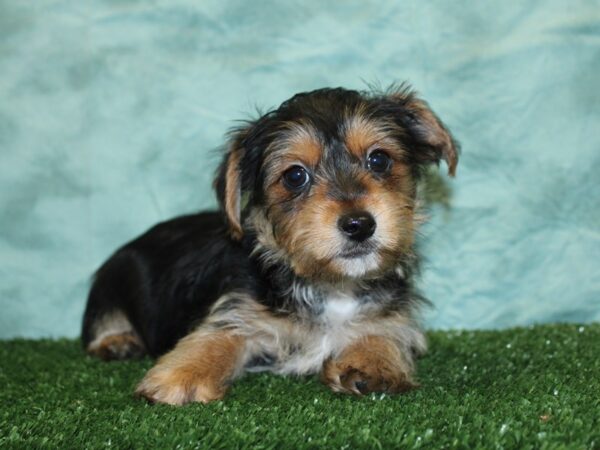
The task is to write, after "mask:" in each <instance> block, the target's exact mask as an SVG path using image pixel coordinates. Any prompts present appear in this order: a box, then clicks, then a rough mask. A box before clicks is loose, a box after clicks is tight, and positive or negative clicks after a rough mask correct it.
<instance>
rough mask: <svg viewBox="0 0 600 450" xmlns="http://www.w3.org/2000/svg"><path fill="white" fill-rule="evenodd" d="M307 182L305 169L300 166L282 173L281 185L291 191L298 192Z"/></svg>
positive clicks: (307, 177)
mask: <svg viewBox="0 0 600 450" xmlns="http://www.w3.org/2000/svg"><path fill="white" fill-rule="evenodd" d="M309 180H310V177H309V176H308V173H307V172H306V169H305V168H304V167H301V166H292V167H290V168H289V169H288V170H286V171H285V172H284V173H283V184H285V186H286V187H287V188H288V189H291V190H298V189H300V188H302V187H304V186H306V184H308V181H309Z"/></svg>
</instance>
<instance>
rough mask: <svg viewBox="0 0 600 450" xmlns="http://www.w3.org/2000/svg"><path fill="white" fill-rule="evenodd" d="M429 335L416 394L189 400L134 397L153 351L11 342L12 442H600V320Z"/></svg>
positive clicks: (301, 382)
mask: <svg viewBox="0 0 600 450" xmlns="http://www.w3.org/2000/svg"><path fill="white" fill-rule="evenodd" d="M429 338H430V347H431V349H430V352H429V354H428V355H427V356H426V357H424V358H422V359H421V361H420V364H419V380H420V382H421V384H422V387H421V388H420V389H419V390H417V391H413V392H411V393H409V394H406V395H403V396H393V397H391V396H388V395H380V394H377V395H369V396H366V397H363V398H355V397H349V396H344V395H340V394H333V393H331V392H329V391H328V390H327V389H326V388H325V387H324V386H322V385H321V384H320V383H319V382H318V381H317V380H315V379H313V378H305V379H292V378H282V377H277V376H273V375H269V374H257V375H251V376H247V377H245V378H243V379H242V380H240V381H238V382H237V383H236V384H235V385H234V387H233V388H232V390H231V391H230V393H229V394H228V396H227V397H226V398H225V400H223V401H219V402H215V403H212V404H210V405H208V406H205V405H200V404H193V405H188V406H185V407H181V408H176V407H170V406H165V405H148V404H146V403H145V402H143V401H141V400H138V399H135V398H133V397H132V396H131V392H132V390H133V388H134V386H135V384H136V382H137V381H138V380H139V379H140V378H141V377H142V375H143V374H144V371H145V370H146V369H147V368H148V367H150V365H151V361H149V360H145V361H141V362H139V361H138V362H124V363H120V362H118V363H103V362H100V361H97V360H95V359H93V358H90V357H88V356H85V355H84V354H83V353H82V351H81V349H80V347H79V344H78V343H77V342H75V341H72V340H60V341H48V340H41V341H28V340H13V341H4V342H0V386H1V388H0V448H13V447H22V448H38V447H42V448H65V449H66V448H81V447H89V448H99V447H113V448H131V447H135V448H241V447H254V448H419V447H423V448H444V447H445V448H449V447H461V448H468V449H473V448H486V449H494V448H519V449H527V448H600V324H594V325H585V326H579V325H546V326H538V327H533V328H526V329H513V330H505V331H485V332H433V333H429Z"/></svg>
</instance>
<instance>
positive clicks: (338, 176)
mask: <svg viewBox="0 0 600 450" xmlns="http://www.w3.org/2000/svg"><path fill="white" fill-rule="evenodd" d="M442 159H443V160H444V161H445V162H446V163H447V165H448V171H449V173H450V175H454V173H455V170H456V165H457V162H458V151H457V144H456V143H455V141H454V139H453V138H452V136H451V135H450V133H449V132H448V130H447V129H446V128H445V126H444V125H443V124H442V122H441V121H440V120H439V119H438V118H437V116H436V115H435V114H434V113H433V112H432V111H431V109H430V108H429V107H428V105H427V104H426V103H425V102H424V101H422V100H420V99H418V98H417V97H416V96H415V95H414V94H413V93H412V92H411V91H410V90H408V89H407V88H405V87H402V88H400V89H395V90H393V91H389V92H386V93H384V94H368V93H367V94H365V93H360V92H357V91H349V90H345V89H321V90H317V91H313V92H308V93H303V94H298V95H296V96H294V97H292V98H291V99H290V100H288V101H286V102H284V103H283V104H282V105H281V106H280V107H279V108H278V109H276V110H273V111H271V112H269V113H267V114H265V115H264V116H262V117H260V118H259V119H258V120H256V121H254V122H251V123H249V124H248V125H247V126H245V127H243V128H240V129H238V130H236V131H234V132H233V133H232V137H231V142H230V146H229V149H228V151H227V154H226V156H225V159H224V162H223V164H222V165H221V168H220V170H219V172H218V175H217V179H216V182H215V186H216V189H217V194H218V197H219V201H220V204H221V207H222V209H223V211H224V213H225V215H226V217H227V220H228V224H229V228H230V232H231V236H232V237H233V238H234V239H238V240H239V239H242V238H243V237H244V236H251V237H252V239H254V238H256V241H255V245H256V250H257V251H258V252H260V254H261V255H262V256H263V257H265V258H266V259H267V260H270V261H273V262H277V263H283V264H286V265H287V266H289V267H290V268H291V269H292V270H293V271H294V272H295V273H296V274H297V275H299V276H302V277H306V278H311V279H327V280H340V279H346V278H354V279H366V278H375V277H378V276H381V275H382V274H385V273H386V272H387V271H389V270H393V268H394V267H396V265H397V264H398V262H399V261H400V260H402V258H403V257H406V256H407V255H410V253H411V249H412V246H413V239H414V232H415V195H416V182H417V180H418V178H419V174H420V173H421V171H422V169H423V168H424V167H425V166H426V165H428V164H431V163H434V164H435V163H439V161H440V160H442Z"/></svg>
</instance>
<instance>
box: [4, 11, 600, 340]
mask: <svg viewBox="0 0 600 450" xmlns="http://www.w3.org/2000/svg"><path fill="white" fill-rule="evenodd" d="M599 74H600V3H599V2H598V1H551V0H545V1H526V2H521V1H516V0H515V1H500V0H498V1H494V2H489V1H478V2H467V1H458V2H448V1H422V0H412V1H404V2H392V1H383V0H382V1H365V0H356V1H346V2H325V1H318V0H302V1H287V2H280V1H275V0H273V1H247V0H219V1H206V0H204V1H192V0H189V1H181V0H179V1H173V0H169V1H166V0H165V1H147V0H146V1H116V0H113V1H81V2H78V1H49V0H48V1H43V0H36V1H34V0H19V1H16V0H4V1H0V337H9V336H61V335H67V336H75V335H76V334H77V333H78V329H79V320H80V316H81V313H82V311H83V307H84V302H85V296H86V290H87V288H88V285H89V277H90V274H91V273H92V272H93V271H94V270H95V269H96V268H97V267H98V265H99V264H100V263H101V262H102V261H103V260H104V259H105V258H106V257H107V256H108V255H109V254H110V253H111V252H112V251H113V250H114V249H115V248H116V246H118V245H119V244H121V243H123V242H124V241H125V240H127V239H130V238H132V237H133V236H135V235H136V234H138V233H140V232H142V231H143V230H145V229H146V228H147V227H149V226H150V225H152V224H153V223H155V222H157V221H159V220H162V219H166V218H169V217H171V216H173V215H176V214H180V213H185V212H190V211H194V210H197V209H200V208H206V207H212V206H214V204H215V202H214V199H213V195H212V192H211V190H210V182H211V178H212V171H213V169H214V167H215V165H216V163H217V160H218V154H217V152H215V151H214V149H215V148H216V147H218V146H219V145H220V144H221V143H222V139H223V134H224V133H225V132H226V130H227V129H228V128H229V127H231V126H232V125H234V124H235V122H234V120H235V119H240V118H246V117H248V113H251V112H252V111H253V110H254V108H255V106H257V105H258V106H263V107H271V106H275V105H278V104H279V103H280V102H281V101H283V100H285V99H286V98H288V97H289V96H291V95H292V94H293V93H295V92H297V91H303V90H309V89H313V88H318V87H323V86H338V85H342V86H345V87H350V88H364V87H365V82H379V83H381V84H382V85H386V84H388V83H390V82H392V81H395V80H409V81H410V82H412V83H413V85H414V86H415V87H416V88H417V89H418V90H419V91H420V92H421V93H422V94H423V96H424V97H425V98H427V99H428V100H429V101H430V103H431V104H432V106H433V107H434V109H436V111H437V112H438V113H439V114H440V116H441V117H442V118H444V120H445V121H446V122H447V124H448V125H449V127H450V128H451V129H452V130H453V131H454V133H455V135H456V136H457V137H458V138H459V140H460V141H461V142H462V144H463V156H462V160H461V163H460V165H459V170H458V177H457V179H456V180H455V181H452V182H451V183H450V184H451V186H452V189H453V196H452V199H451V208H449V209H448V208H444V207H443V206H435V207H433V208H432V210H431V222H430V224H429V226H428V227H426V228H425V230H424V233H423V242H424V244H423V246H424V250H425V253H426V254H427V256H428V258H427V262H426V265H425V271H424V274H423V280H422V286H423V289H424V290H425V292H426V293H427V294H428V296H429V297H430V298H432V299H433V301H434V303H435V308H434V309H432V310H429V311H427V312H426V314H425V320H426V323H427V325H428V326H430V327H435V328H440V327H444V328H445V327H464V328H480V327H505V326H513V325H523V324H530V323H535V322H549V321H591V320H600V265H599V263H600V231H599V224H600V181H599V180H600V75H599Z"/></svg>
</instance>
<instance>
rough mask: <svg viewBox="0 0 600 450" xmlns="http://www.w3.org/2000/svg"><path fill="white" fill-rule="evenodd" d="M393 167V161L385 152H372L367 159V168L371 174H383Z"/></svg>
mask: <svg viewBox="0 0 600 450" xmlns="http://www.w3.org/2000/svg"><path fill="white" fill-rule="evenodd" d="M391 166H392V159H391V158H390V157H389V155H388V154H387V153H386V152H384V151H383V150H375V151H373V152H371V154H370V155H369V157H368V158H367V167H368V169H369V170H370V171H371V172H375V173H378V174H383V173H385V172H387V171H388V170H389V169H390V167H391Z"/></svg>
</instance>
